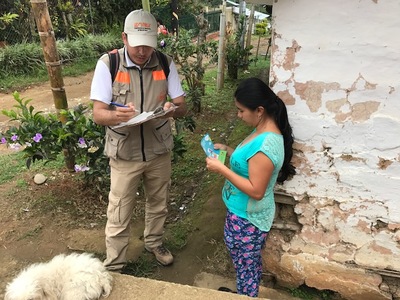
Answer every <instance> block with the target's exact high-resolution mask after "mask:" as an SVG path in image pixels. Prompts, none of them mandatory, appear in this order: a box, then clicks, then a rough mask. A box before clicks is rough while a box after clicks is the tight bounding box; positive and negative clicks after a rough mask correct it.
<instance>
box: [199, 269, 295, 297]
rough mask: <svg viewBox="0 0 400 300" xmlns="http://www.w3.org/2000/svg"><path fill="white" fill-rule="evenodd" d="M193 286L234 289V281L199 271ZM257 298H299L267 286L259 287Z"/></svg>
mask: <svg viewBox="0 0 400 300" xmlns="http://www.w3.org/2000/svg"><path fill="white" fill-rule="evenodd" d="M193 285H194V286H196V287H201V288H207V289H211V290H218V288H219V287H221V286H224V287H227V288H230V289H231V290H233V291H236V281H235V280H233V279H231V278H226V277H223V276H219V275H214V274H210V273H206V272H202V273H199V274H198V275H197V276H196V277H195V280H194V284H193ZM258 298H262V299H269V300H298V299H300V298H297V297H293V296H292V295H290V294H289V293H287V292H284V291H281V290H275V289H271V288H267V287H263V286H261V287H260V291H259V294H258Z"/></svg>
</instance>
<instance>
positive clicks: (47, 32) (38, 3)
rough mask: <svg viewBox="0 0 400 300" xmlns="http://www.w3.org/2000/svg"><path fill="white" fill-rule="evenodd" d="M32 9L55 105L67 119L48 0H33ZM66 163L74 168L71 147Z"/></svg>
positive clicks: (60, 117)
mask: <svg viewBox="0 0 400 300" xmlns="http://www.w3.org/2000/svg"><path fill="white" fill-rule="evenodd" d="M31 5H32V11H33V14H34V16H35V21H36V26H37V29H38V32H39V37H40V44H41V46H42V50H43V55H44V59H45V63H46V67H47V72H48V74H49V79H50V86H51V91H52V93H53V101H54V105H55V107H56V109H57V114H58V118H59V120H60V121H61V122H63V123H65V122H66V121H67V118H66V116H63V115H61V114H60V110H62V109H68V102H67V95H66V93H65V89H64V80H63V77H62V74H61V60H60V57H59V55H58V51H57V45H56V39H55V36H54V31H53V26H52V24H51V19H50V14H49V9H48V7H47V1H46V0H31ZM63 154H64V160H65V165H66V167H67V168H68V170H69V171H73V170H74V164H75V157H74V156H73V155H71V152H70V149H63Z"/></svg>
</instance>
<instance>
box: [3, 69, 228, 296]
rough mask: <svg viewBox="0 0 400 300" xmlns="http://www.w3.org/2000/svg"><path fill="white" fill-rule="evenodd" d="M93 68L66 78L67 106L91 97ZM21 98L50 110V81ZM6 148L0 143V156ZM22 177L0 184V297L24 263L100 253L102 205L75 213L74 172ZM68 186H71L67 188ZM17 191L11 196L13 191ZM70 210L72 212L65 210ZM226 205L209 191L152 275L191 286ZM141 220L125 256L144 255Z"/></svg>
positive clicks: (218, 233)
mask: <svg viewBox="0 0 400 300" xmlns="http://www.w3.org/2000/svg"><path fill="white" fill-rule="evenodd" d="M92 75H93V73H88V74H86V75H83V76H79V77H67V78H64V85H65V90H66V93H67V98H68V105H69V107H73V106H75V105H77V104H79V103H86V102H88V101H90V100H89V93H90V84H91V79H92ZM20 95H21V97H22V98H25V99H32V102H31V104H32V105H33V106H34V107H35V111H39V110H41V111H54V104H53V98H52V93H51V89H50V85H49V84H48V83H46V84H42V85H38V86H33V87H30V88H28V89H26V90H24V91H21V92H20ZM14 102H15V100H14V99H13V96H12V95H11V94H0V108H1V109H11V108H12V106H13V105H14ZM6 124H7V118H6V117H5V116H4V115H0V128H1V127H2V126H5V125H6ZM9 151H10V150H8V149H6V148H5V147H4V145H0V155H6V154H7V153H9ZM23 176H24V178H16V179H15V180H13V181H11V182H9V183H6V184H3V185H0V195H1V196H0V211H1V218H0V245H1V246H0V298H2V297H4V290H5V286H6V283H7V282H9V281H10V280H11V279H12V278H13V277H14V276H15V275H16V274H17V273H18V272H19V271H20V270H21V269H22V268H23V267H25V266H27V265H29V264H32V263H35V262H41V261H46V260H49V259H51V258H52V257H53V256H55V255H57V254H59V253H69V252H71V251H79V252H83V251H85V252H93V253H96V254H100V255H104V253H105V245H104V224H105V219H106V218H105V204H103V205H96V203H94V204H93V205H92V207H93V211H92V214H88V213H87V212H84V213H81V214H80V213H79V210H83V209H87V207H90V206H91V205H90V204H89V205H87V206H86V207H79V204H76V203H70V201H69V200H68V195H69V194H70V193H81V197H82V198H84V197H85V193H84V192H82V191H81V190H80V189H79V188H78V187H77V188H76V189H74V181H73V180H74V178H73V175H71V174H69V173H66V172H58V173H54V174H51V176H50V177H49V179H48V180H47V182H46V183H45V184H44V185H35V184H34V183H33V176H34V173H29V172H28V173H27V174H26V175H23ZM22 180H23V181H24V182H26V183H27V184H28V188H29V190H30V195H28V196H26V199H23V198H22V199H21V197H18V196H17V195H18V193H20V192H21V191H20V189H19V185H20V184H21V182H22ZM71 188H72V190H71ZM44 193H48V194H50V195H53V197H54V198H57V199H58V200H60V199H65V200H63V201H65V206H63V205H60V204H59V202H58V203H57V204H53V203H51V199H47V200H41V201H49V202H48V203H37V200H36V199H38V198H39V196H40V195H43V194H44ZM13 195H15V196H13ZM71 209H72V210H74V211H75V215H73V216H71V214H69V213H68V212H67V211H68V210H71ZM224 214H225V208H224V206H223V204H222V201H221V200H220V197H219V195H216V196H211V197H210V199H209V201H208V202H207V203H206V204H205V207H204V211H203V212H202V214H201V216H200V217H199V220H198V224H203V225H202V226H199V227H196V230H195V233H194V234H192V235H191V237H190V239H189V241H188V243H187V245H186V246H185V247H184V248H183V249H182V250H181V251H180V252H179V253H174V256H175V262H174V264H173V265H172V266H169V267H157V271H156V275H155V276H156V277H157V279H159V280H165V281H170V282H175V283H181V284H189V285H192V284H193V282H194V278H195V276H196V275H197V274H198V273H200V272H201V271H202V270H203V269H204V265H205V264H206V263H207V260H208V258H209V257H210V256H211V255H213V252H214V251H215V247H216V243H215V241H221V239H222V230H223V228H222V227H223V219H224ZM142 233H143V221H142V220H137V222H136V223H134V224H132V234H131V243H130V248H129V254H128V259H129V260H135V259H137V258H138V257H139V256H140V255H143V241H142V240H141V239H140V237H141V236H142Z"/></svg>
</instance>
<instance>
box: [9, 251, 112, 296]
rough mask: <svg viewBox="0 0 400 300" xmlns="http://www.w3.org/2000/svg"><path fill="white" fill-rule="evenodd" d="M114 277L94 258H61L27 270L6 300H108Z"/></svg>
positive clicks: (75, 255)
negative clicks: (105, 299)
mask: <svg viewBox="0 0 400 300" xmlns="http://www.w3.org/2000/svg"><path fill="white" fill-rule="evenodd" d="M111 289H112V276H111V275H110V274H109V273H108V272H107V270H106V269H105V268H104V266H103V264H102V263H101V261H100V260H99V259H97V258H95V257H94V256H93V255H92V254H89V253H82V254H76V253H73V254H69V255H64V254H60V255H57V256H55V257H54V258H53V259H52V260H51V261H49V262H47V263H37V264H33V265H31V266H29V267H27V268H26V269H25V270H23V271H22V272H21V273H19V274H18V276H17V277H16V278H14V280H13V281H12V282H10V283H9V284H8V285H7V288H6V295H5V298H4V299H5V300H92V299H99V298H100V296H104V297H108V295H109V294H110V292H111Z"/></svg>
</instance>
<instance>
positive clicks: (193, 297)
mask: <svg viewBox="0 0 400 300" xmlns="http://www.w3.org/2000/svg"><path fill="white" fill-rule="evenodd" d="M112 275H113V278H114V283H113V289H112V292H111V294H110V296H109V297H108V298H103V297H102V298H101V299H102V300H103V299H104V300H137V299H143V300H206V299H207V300H208V299H210V300H240V299H243V300H245V299H249V300H250V299H254V298H251V297H247V296H243V295H237V294H233V293H227V292H220V291H218V290H217V289H218V287H220V286H226V287H229V288H232V289H234V288H235V282H234V281H232V280H230V279H227V278H224V277H221V276H216V275H212V274H207V273H201V274H199V275H198V277H197V280H196V283H195V284H196V286H189V285H183V284H177V283H171V282H166V281H158V280H153V279H148V278H141V277H134V276H129V275H122V274H118V273H112ZM259 298H262V299H269V300H297V299H298V298H294V297H289V295H287V294H285V293H281V292H278V291H275V290H272V289H268V288H264V287H262V288H261V289H260V295H259Z"/></svg>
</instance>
